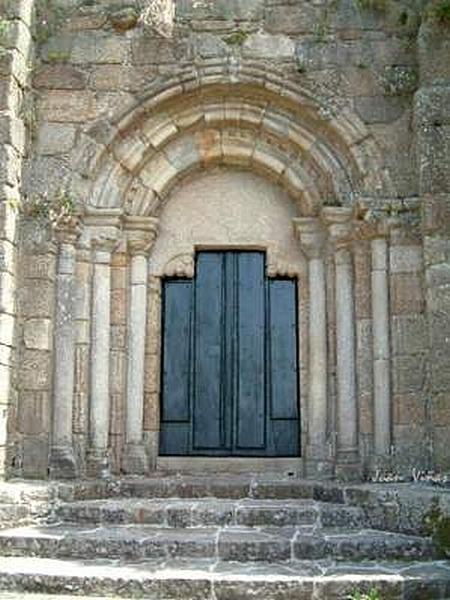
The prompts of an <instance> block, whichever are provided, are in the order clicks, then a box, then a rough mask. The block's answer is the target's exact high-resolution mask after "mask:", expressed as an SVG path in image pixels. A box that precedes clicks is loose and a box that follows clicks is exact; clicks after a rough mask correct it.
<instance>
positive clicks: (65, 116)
mask: <svg viewBox="0 0 450 600" xmlns="http://www.w3.org/2000/svg"><path fill="white" fill-rule="evenodd" d="M39 114H40V116H41V118H42V119H43V120H47V121H55V122H60V123H63V122H70V121H73V122H84V121H85V120H86V119H93V118H94V117H95V116H96V99H95V96H94V95H93V93H92V92H88V91H80V90H70V91H69V90H51V91H48V92H47V93H46V94H45V95H44V96H43V97H42V99H41V102H40V103H39Z"/></svg>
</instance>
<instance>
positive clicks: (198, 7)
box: [176, 0, 264, 20]
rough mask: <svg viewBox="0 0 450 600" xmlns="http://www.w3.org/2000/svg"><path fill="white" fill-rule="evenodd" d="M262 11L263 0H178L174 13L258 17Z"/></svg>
mask: <svg viewBox="0 0 450 600" xmlns="http://www.w3.org/2000/svg"><path fill="white" fill-rule="evenodd" d="M263 11H264V2H263V0H246V2H240V0H218V1H216V2H214V3H211V4H209V3H205V2H204V3H198V2H195V0H180V1H179V2H177V4H176V14H177V16H179V17H183V18H188V17H190V18H194V19H205V17H206V18H207V19H210V18H211V17H214V18H216V19H230V20H234V19H237V20H246V19H260V18H261V17H262V15H263Z"/></svg>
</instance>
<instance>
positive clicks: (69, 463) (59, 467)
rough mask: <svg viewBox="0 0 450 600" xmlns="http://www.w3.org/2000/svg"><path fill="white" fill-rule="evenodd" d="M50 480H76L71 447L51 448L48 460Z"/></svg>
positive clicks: (74, 460)
mask: <svg viewBox="0 0 450 600" xmlns="http://www.w3.org/2000/svg"><path fill="white" fill-rule="evenodd" d="M49 476H50V478H51V479H76V478H77V476H78V465H77V461H76V458H75V453H74V451H73V448H72V447H71V446H52V448H51V450H50V459H49Z"/></svg>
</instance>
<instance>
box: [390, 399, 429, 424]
mask: <svg viewBox="0 0 450 600" xmlns="http://www.w3.org/2000/svg"><path fill="white" fill-rule="evenodd" d="M393 408H394V423H395V424H397V425H408V423H410V424H415V425H422V424H424V423H425V420H426V412H425V411H426V403H425V398H424V396H423V395H422V394H419V393H410V394H400V395H394V397H393Z"/></svg>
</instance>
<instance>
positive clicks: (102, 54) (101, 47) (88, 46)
mask: <svg viewBox="0 0 450 600" xmlns="http://www.w3.org/2000/svg"><path fill="white" fill-rule="evenodd" d="M127 54H128V41H127V40H126V38H124V37H122V36H117V35H108V34H105V33H103V32H101V33H100V32H99V33H97V32H88V33H84V32H83V33H79V34H78V35H77V36H76V37H75V40H74V44H73V49H72V54H71V60H72V62H73V63H74V64H86V63H93V64H95V63H118V64H121V63H123V62H124V61H125V60H126V57H127Z"/></svg>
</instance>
